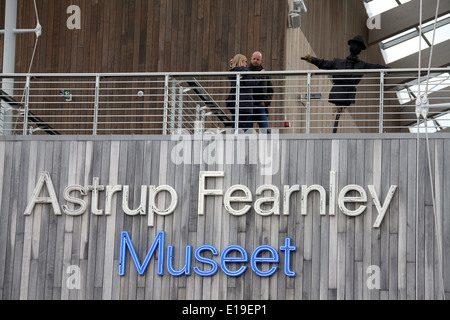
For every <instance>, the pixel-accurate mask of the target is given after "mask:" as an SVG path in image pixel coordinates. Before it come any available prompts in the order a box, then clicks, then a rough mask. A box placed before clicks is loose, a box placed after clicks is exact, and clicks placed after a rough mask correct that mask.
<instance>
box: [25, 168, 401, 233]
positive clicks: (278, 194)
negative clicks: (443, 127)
mask: <svg viewBox="0 0 450 320" xmlns="http://www.w3.org/2000/svg"><path fill="white" fill-rule="evenodd" d="M224 177H225V172H223V171H202V172H200V176H199V184H198V208H197V211H198V215H200V216H202V215H204V214H206V212H205V199H206V198H207V197H221V198H222V200H223V207H224V208H225V210H226V211H227V212H228V213H229V214H231V215H232V216H243V215H245V214H247V213H248V212H249V211H250V209H251V208H252V207H253V209H254V211H255V213H256V214H258V215H261V216H280V215H285V216H288V215H290V214H291V212H290V205H291V198H292V196H293V195H294V194H296V193H299V194H300V196H299V197H298V199H299V202H300V206H299V207H300V214H301V215H304V216H306V215H307V214H308V212H311V210H310V209H309V208H308V205H311V204H310V203H308V197H309V195H310V194H311V193H318V194H319V206H320V208H319V211H320V215H322V216H325V215H326V214H327V212H326V209H327V203H328V214H329V216H335V215H336V212H335V210H336V209H335V208H339V210H340V211H341V212H342V214H344V215H347V216H351V217H356V216H359V215H362V214H363V213H364V212H365V211H366V209H367V205H368V194H367V191H366V189H365V188H363V187H362V186H359V185H353V184H352V185H347V186H345V187H343V188H342V189H341V190H337V188H338V187H337V185H338V183H337V173H336V172H335V171H331V172H330V185H329V190H328V192H327V190H326V189H325V187H323V186H320V185H310V186H308V185H302V186H300V185H292V186H290V185H284V186H282V188H279V187H277V186H275V185H262V186H260V187H258V188H257V189H256V191H254V192H252V191H251V190H250V189H249V188H248V187H247V186H244V185H233V186H231V187H229V188H228V189H227V190H222V189H207V187H206V186H207V181H208V180H217V179H223V178H224ZM212 182H214V181H212ZM367 190H368V192H369V194H370V196H371V198H372V203H373V205H374V206H375V208H376V211H377V218H376V220H375V223H374V226H373V227H374V228H379V227H380V225H381V223H382V222H383V219H384V216H385V214H386V212H387V209H388V208H389V206H390V203H391V200H392V198H393V196H394V194H395V192H396V190H397V186H395V185H392V186H391V187H390V188H389V191H388V193H387V195H386V197H385V199H384V201H381V200H380V197H379V194H378V193H377V191H376V189H375V186H373V185H368V186H367ZM338 191H339V192H338ZM45 193H47V194H48V196H41V195H42V194H45ZM101 193H104V197H100V194H101ZM120 193H121V194H122V205H121V209H122V211H123V212H124V213H125V214H126V215H130V216H137V215H139V216H147V217H148V226H149V227H154V221H155V215H160V216H167V215H171V214H174V213H175V210H176V208H177V206H178V194H177V191H176V190H175V189H174V188H173V187H171V186H168V185H161V186H154V185H150V186H147V185H143V186H141V194H140V202H139V204H138V205H137V204H136V205H135V206H137V208H130V206H129V197H130V187H129V186H127V185H114V186H110V185H106V186H105V185H102V184H101V182H100V178H98V177H94V178H93V180H92V184H90V185H88V186H81V185H71V186H68V187H66V188H65V189H64V192H63V197H64V200H65V203H64V204H63V205H62V206H61V205H60V203H59V200H58V197H57V195H56V191H55V188H54V187H53V182H52V179H51V176H50V174H49V173H48V172H43V173H42V174H41V176H40V178H39V180H38V183H37V184H36V187H35V189H34V191H33V194H32V196H31V198H30V199H29V200H28V204H27V207H26V209H25V215H31V214H32V212H33V211H34V208H35V206H36V205H38V204H39V205H51V206H52V208H53V211H54V214H56V215H62V213H64V214H67V215H70V216H80V215H83V214H85V213H86V211H87V210H88V199H87V198H88V197H89V194H91V197H90V198H91V200H90V204H91V207H90V209H91V213H92V214H93V215H105V216H110V215H111V214H113V212H112V208H113V207H115V206H113V199H114V198H115V197H118V196H119V194H120ZM161 193H168V194H169V195H170V204H169V205H168V206H167V205H164V207H163V208H161V207H160V205H158V197H159V196H160V194H161ZM267 194H269V196H268V195H267ZM100 199H105V200H104V201H103V203H100V202H101V201H100ZM237 203H239V204H240V205H239V206H238V207H239V208H238V209H236V204H237ZM350 203H353V204H354V205H352V206H351V207H352V209H350V208H349V205H348V204H350Z"/></svg>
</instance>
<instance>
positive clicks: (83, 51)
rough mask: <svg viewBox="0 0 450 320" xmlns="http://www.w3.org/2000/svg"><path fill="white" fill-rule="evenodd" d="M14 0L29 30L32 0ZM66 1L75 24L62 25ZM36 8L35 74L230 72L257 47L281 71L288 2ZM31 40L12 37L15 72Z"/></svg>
mask: <svg viewBox="0 0 450 320" xmlns="http://www.w3.org/2000/svg"><path fill="white" fill-rule="evenodd" d="M18 3H19V9H18V12H19V14H18V22H17V25H18V28H22V29H25V28H26V29H28V28H34V27H35V23H36V18H35V14H34V4H33V1H28V0H27V1H19V2H18ZM70 5H77V6H79V7H80V9H81V29H80V30H76V29H75V30H69V29H68V28H67V26H66V22H67V19H68V18H69V17H70V14H67V12H66V11H67V8H68V7H69V6H70ZM37 6H38V12H39V18H40V23H41V25H42V28H43V29H42V36H41V38H40V40H39V46H38V49H37V52H36V57H35V60H34V63H33V68H32V72H33V73H54V72H56V73H106V72H189V71H192V72H203V71H227V68H228V66H229V61H230V59H231V58H232V57H233V56H234V55H235V54H236V53H242V54H245V55H247V56H250V55H251V54H252V52H254V51H256V50H260V51H262V52H263V53H264V54H265V58H266V60H265V66H266V68H268V69H269V68H270V70H283V69H284V63H285V61H284V53H283V50H284V41H285V32H286V21H287V14H288V5H287V1H286V0H276V1H273V0H256V1H255V0H151V1H149V0H114V1H111V0H95V1H93V0H47V1H37ZM3 10H4V6H3V5H2V4H0V14H1V13H2V12H4V11H3ZM3 16H4V14H3ZM3 16H2V17H3ZM2 20H3V19H2V18H0V21H2ZM0 24H1V22H0ZM0 41H1V40H0ZM34 42H35V35H34V34H30V35H20V36H18V37H17V63H16V72H18V73H26V72H28V67H29V63H30V61H31V55H32V52H33V46H34ZM0 44H1V42H0ZM0 57H1V53H0ZM0 66H1V62H0Z"/></svg>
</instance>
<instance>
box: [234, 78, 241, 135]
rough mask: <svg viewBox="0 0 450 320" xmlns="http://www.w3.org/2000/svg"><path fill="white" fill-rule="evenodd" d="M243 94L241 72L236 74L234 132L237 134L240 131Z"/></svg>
mask: <svg viewBox="0 0 450 320" xmlns="http://www.w3.org/2000/svg"><path fill="white" fill-rule="evenodd" d="M240 95H241V73H240V72H238V74H237V75H236V105H235V108H234V132H235V133H236V134H237V133H238V131H239V104H240V99H239V98H240Z"/></svg>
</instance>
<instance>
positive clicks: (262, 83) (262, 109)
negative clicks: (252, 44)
mask: <svg viewBox="0 0 450 320" xmlns="http://www.w3.org/2000/svg"><path fill="white" fill-rule="evenodd" d="M262 62H263V58H262V53H261V52H259V51H256V52H254V53H253V54H252V58H251V59H250V66H249V68H248V69H249V70H250V71H265V69H264V67H263V66H262ZM272 97H273V88H272V82H271V81H270V80H269V78H268V77H265V76H261V77H259V83H258V86H257V87H255V88H253V99H254V102H255V108H254V109H253V120H254V121H255V122H256V123H257V124H258V126H259V128H260V129H262V130H264V133H270V129H269V107H270V103H271V101H272Z"/></svg>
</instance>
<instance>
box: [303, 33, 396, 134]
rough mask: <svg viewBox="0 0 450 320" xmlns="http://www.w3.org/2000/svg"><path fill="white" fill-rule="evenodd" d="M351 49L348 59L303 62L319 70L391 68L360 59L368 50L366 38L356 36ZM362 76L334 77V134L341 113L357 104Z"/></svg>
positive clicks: (330, 100) (350, 45)
mask: <svg viewBox="0 0 450 320" xmlns="http://www.w3.org/2000/svg"><path fill="white" fill-rule="evenodd" d="M348 45H349V47H350V55H349V56H348V57H347V58H346V59H338V58H335V59H333V60H324V59H318V58H315V57H312V56H311V55H306V56H305V57H303V58H302V60H306V61H308V62H309V63H312V64H314V65H315V66H317V67H318V68H319V69H325V70H347V69H389V67H386V66H383V65H380V64H374V63H368V62H365V61H362V60H360V59H359V58H358V55H359V54H360V53H361V51H363V50H366V44H365V43H364V38H363V37H361V36H356V37H354V38H353V39H351V40H349V41H348ZM362 78H363V75H362V74H356V75H352V74H341V75H337V74H335V75H333V88H332V89H331V92H330V98H329V100H328V101H329V102H330V103H332V104H334V105H335V106H336V107H337V110H336V121H335V125H334V131H333V133H336V132H337V128H338V126H339V119H340V116H341V113H342V112H343V111H344V110H345V108H347V107H349V106H350V105H352V104H354V103H355V98H356V86H357V85H358V84H359V83H360V82H361V79H362Z"/></svg>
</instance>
